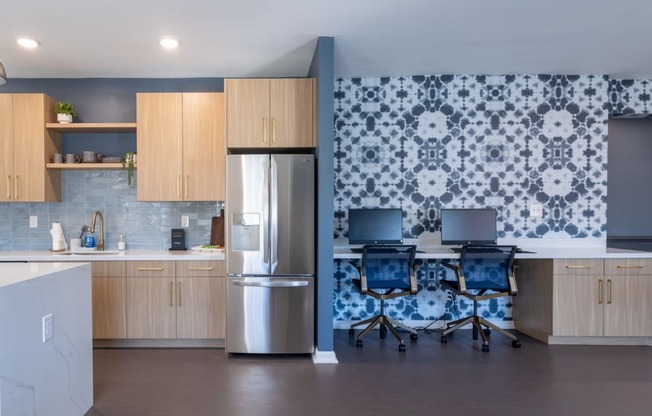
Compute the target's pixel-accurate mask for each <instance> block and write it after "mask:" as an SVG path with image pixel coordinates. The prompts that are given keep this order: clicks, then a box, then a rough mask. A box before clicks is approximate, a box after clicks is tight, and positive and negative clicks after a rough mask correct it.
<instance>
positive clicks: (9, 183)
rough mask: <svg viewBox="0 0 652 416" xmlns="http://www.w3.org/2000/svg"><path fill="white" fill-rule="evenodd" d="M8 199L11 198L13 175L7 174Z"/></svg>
mask: <svg viewBox="0 0 652 416" xmlns="http://www.w3.org/2000/svg"><path fill="white" fill-rule="evenodd" d="M7 199H11V175H7Z"/></svg>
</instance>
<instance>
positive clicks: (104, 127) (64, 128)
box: [45, 123, 136, 134]
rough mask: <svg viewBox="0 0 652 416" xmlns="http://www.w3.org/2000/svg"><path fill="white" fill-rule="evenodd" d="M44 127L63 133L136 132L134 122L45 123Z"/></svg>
mask: <svg viewBox="0 0 652 416" xmlns="http://www.w3.org/2000/svg"><path fill="white" fill-rule="evenodd" d="M45 128H46V129H48V130H52V131H56V132H59V133H64V134H74V133H87V134H88V133H136V123H63V124H61V123H47V124H46V125H45Z"/></svg>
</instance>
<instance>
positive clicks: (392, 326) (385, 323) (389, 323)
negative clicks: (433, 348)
mask: <svg viewBox="0 0 652 416" xmlns="http://www.w3.org/2000/svg"><path fill="white" fill-rule="evenodd" d="M362 325H367V327H366V328H365V329H363V330H362V332H360V334H358V336H357V339H356V342H355V345H356V347H358V348H360V347H362V337H364V336H365V335H367V334H368V333H369V332H370V331H371V330H372V329H374V328H375V327H376V326H378V325H380V338H381V339H384V338H385V336H384V335H385V333H386V331H387V330H388V329H389V331H390V332H391V333H392V335H394V337H395V338H396V339H397V340H398V342H399V345H398V350H399V351H400V352H405V342H404V341H403V337H401V335H400V334H399V333H398V331H397V328H401V329H403V330H405V331H408V332H409V333H410V339H411V340H412V341H416V340H417V339H419V336H418V335H417V331H416V330H415V329H413V328H410V327H409V326H407V325H404V324H402V323H400V322H397V321H395V320H393V319H391V318H390V317H388V316H386V315H378V316H374V317H373V318H368V319H365V320H363V321H360V322H356V323H354V324H352V325H351V328H350V329H349V338H354V337H355V330H354V328H355V327H358V326H362Z"/></svg>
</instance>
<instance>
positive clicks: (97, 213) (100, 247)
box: [90, 211, 104, 251]
mask: <svg viewBox="0 0 652 416" xmlns="http://www.w3.org/2000/svg"><path fill="white" fill-rule="evenodd" d="M98 216H99V217H100V240H99V241H98V242H97V250H98V251H104V217H103V216H102V213H101V212H100V211H95V212H94V213H93V219H92V220H91V229H90V232H91V233H94V232H95V220H96V219H97V217H98Z"/></svg>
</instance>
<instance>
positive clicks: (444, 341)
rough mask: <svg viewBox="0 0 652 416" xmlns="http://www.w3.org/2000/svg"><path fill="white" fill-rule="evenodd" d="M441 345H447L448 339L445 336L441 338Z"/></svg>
mask: <svg viewBox="0 0 652 416" xmlns="http://www.w3.org/2000/svg"><path fill="white" fill-rule="evenodd" d="M441 343H442V344H448V337H447V336H446V335H442V336H441Z"/></svg>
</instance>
